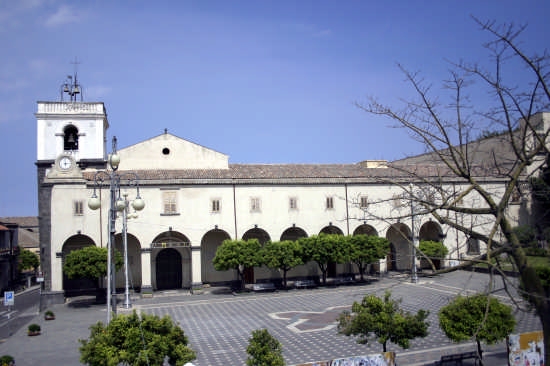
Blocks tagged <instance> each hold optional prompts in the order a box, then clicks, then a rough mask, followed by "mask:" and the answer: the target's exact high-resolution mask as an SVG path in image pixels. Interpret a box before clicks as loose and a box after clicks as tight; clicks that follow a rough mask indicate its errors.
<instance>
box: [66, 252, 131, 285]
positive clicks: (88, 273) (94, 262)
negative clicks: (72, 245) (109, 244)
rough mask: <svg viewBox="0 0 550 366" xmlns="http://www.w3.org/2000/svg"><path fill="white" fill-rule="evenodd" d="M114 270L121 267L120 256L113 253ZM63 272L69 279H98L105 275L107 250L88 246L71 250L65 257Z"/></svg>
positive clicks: (118, 253)
mask: <svg viewBox="0 0 550 366" xmlns="http://www.w3.org/2000/svg"><path fill="white" fill-rule="evenodd" d="M114 252H115V255H114V262H115V268H116V269H117V270H118V269H120V268H121V267H122V264H123V260H122V255H121V254H120V252H118V251H116V250H115V251H114ZM63 272H64V273H65V274H66V275H67V277H69V278H89V279H100V278H102V277H104V276H106V275H107V248H100V247H96V246H88V247H84V248H82V249H77V250H73V251H72V252H70V253H69V254H67V256H66V257H65V264H64V265H63Z"/></svg>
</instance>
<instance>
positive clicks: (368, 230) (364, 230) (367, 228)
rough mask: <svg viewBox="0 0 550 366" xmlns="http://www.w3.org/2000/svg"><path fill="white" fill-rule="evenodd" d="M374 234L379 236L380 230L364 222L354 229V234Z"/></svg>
mask: <svg viewBox="0 0 550 366" xmlns="http://www.w3.org/2000/svg"><path fill="white" fill-rule="evenodd" d="M360 234H363V235H373V236H378V231H376V229H375V228H374V227H373V226H372V225H368V224H363V225H359V226H357V228H356V229H355V230H354V231H353V235H360Z"/></svg>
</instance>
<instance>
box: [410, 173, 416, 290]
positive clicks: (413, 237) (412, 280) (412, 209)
mask: <svg viewBox="0 0 550 366" xmlns="http://www.w3.org/2000/svg"><path fill="white" fill-rule="evenodd" d="M409 188H410V204H411V235H412V241H411V242H412V268H411V270H412V277H411V282H412V283H417V282H418V275H417V273H416V245H417V242H418V237H417V236H416V235H415V231H414V230H415V228H414V202H413V184H412V183H410V185H409Z"/></svg>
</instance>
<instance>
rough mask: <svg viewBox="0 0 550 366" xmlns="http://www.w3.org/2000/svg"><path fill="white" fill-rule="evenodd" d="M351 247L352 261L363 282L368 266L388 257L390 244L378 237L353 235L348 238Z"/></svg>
mask: <svg viewBox="0 0 550 366" xmlns="http://www.w3.org/2000/svg"><path fill="white" fill-rule="evenodd" d="M346 238H347V240H348V245H349V246H350V258H349V259H350V261H351V262H353V263H355V265H357V268H358V269H359V274H360V275H361V281H363V280H364V273H365V270H366V269H367V265H369V264H371V263H374V262H375V261H377V260H379V259H383V258H385V257H386V256H387V255H388V252H389V250H390V242H389V240H388V239H386V238H381V237H379V236H376V235H363V234H361V235H351V236H348V237H346Z"/></svg>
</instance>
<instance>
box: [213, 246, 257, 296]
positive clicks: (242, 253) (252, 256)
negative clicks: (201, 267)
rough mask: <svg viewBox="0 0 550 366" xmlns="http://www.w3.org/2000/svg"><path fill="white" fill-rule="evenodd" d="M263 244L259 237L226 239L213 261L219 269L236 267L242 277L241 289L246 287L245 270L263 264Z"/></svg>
mask: <svg viewBox="0 0 550 366" xmlns="http://www.w3.org/2000/svg"><path fill="white" fill-rule="evenodd" d="M261 248H262V246H261V244H260V242H259V241H258V239H249V240H230V239H227V240H224V241H223V242H222V244H221V245H220V246H219V247H218V249H217V250H216V255H215V256H214V259H213V263H214V268H215V269H216V270H217V271H227V270H229V269H235V270H236V271H237V274H238V276H239V279H240V283H241V289H242V288H243V287H244V270H245V269H246V268H249V267H256V266H259V265H261V263H262V260H261V256H260V250H261Z"/></svg>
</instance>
